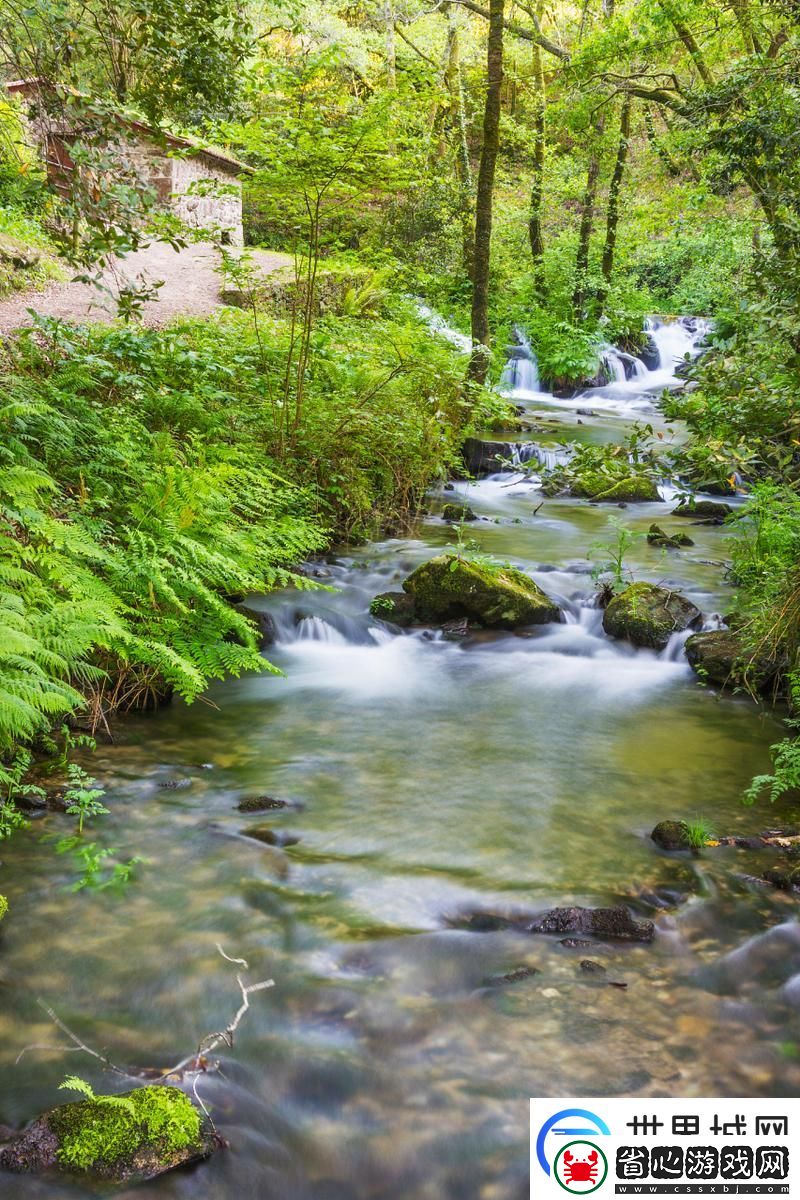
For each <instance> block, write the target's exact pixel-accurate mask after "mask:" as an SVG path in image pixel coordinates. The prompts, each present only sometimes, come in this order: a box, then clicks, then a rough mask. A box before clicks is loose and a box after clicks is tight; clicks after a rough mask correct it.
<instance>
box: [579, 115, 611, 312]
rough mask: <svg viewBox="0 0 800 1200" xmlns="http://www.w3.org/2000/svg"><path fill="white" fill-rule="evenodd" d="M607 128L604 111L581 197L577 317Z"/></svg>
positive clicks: (583, 298)
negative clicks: (603, 142) (601, 148)
mask: <svg viewBox="0 0 800 1200" xmlns="http://www.w3.org/2000/svg"><path fill="white" fill-rule="evenodd" d="M604 129H605V116H604V114H603V113H601V114H600V116H599V117H598V118H597V120H596V121H595V124H594V142H593V145H592V150H591V155H590V157H589V167H588V169H587V172H586V187H585V188H584V190H583V196H582V198H581V207H580V214H581V223H580V229H579V232H578V252H577V254H576V255H575V288H574V290H573V293H572V309H573V312H574V314H575V317H576V319H578V320H580V318H581V316H582V315H583V307H584V304H585V303H586V285H587V280H588V275H589V247H590V245H591V241H592V232H593V230H594V210H595V204H596V203H597V185H598V183H599V182H600V140H601V138H602V136H603V131H604Z"/></svg>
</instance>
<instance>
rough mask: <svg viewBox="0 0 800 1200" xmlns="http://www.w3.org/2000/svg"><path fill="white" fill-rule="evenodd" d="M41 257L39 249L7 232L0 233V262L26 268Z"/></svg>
mask: <svg viewBox="0 0 800 1200" xmlns="http://www.w3.org/2000/svg"><path fill="white" fill-rule="evenodd" d="M41 258H42V254H41V251H40V250H37V249H36V248H35V247H34V246H27V245H26V244H25V243H24V242H20V241H18V240H17V238H14V237H10V236H9V234H7V233H0V262H5V263H9V264H10V265H11V266H12V267H21V268H22V269H23V270H27V269H30V268H31V267H35V266H36V265H37V263H39V262H40V261H41Z"/></svg>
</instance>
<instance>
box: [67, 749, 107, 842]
mask: <svg viewBox="0 0 800 1200" xmlns="http://www.w3.org/2000/svg"><path fill="white" fill-rule="evenodd" d="M67 778H68V781H69V783H68V786H67V788H66V790H65V792H64V800H65V801H66V804H67V812H68V813H69V815H70V816H71V817H77V818H78V833H83V823H84V821H87V820H88V819H89V818H90V817H99V816H103V815H104V814H105V813H107V812H108V811H109V810H108V809H107V808H106V806H105V805H104V804H101V803H100V797H101V796H104V795H105V794H106V793H105V788H98V787H95V786H94V785H95V783H96V782H97V780H95V779H92V777H91V775H90V774H89V773H88V771H84V769H83V767H79V766H78V765H77V763H70V764H69V766H68V768H67Z"/></svg>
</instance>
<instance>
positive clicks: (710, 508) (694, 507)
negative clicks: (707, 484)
mask: <svg viewBox="0 0 800 1200" xmlns="http://www.w3.org/2000/svg"><path fill="white" fill-rule="evenodd" d="M732 512H733V509H732V508H731V506H730V504H723V503H721V502H720V501H718V500H687V501H686V503H685V504H679V505H678V507H677V508H674V509H673V510H672V516H673V517H687V518H688V519H689V520H692V521H695V522H696V523H697V524H698V525H721V524H722V522H723V521H724V520H725V519H726V517H729V516H730V515H731V513H732Z"/></svg>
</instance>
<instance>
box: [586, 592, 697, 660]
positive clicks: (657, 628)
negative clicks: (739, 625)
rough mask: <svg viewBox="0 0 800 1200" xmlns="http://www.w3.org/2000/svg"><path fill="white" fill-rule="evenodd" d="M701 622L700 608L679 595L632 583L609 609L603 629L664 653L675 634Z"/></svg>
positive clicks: (614, 635)
mask: <svg viewBox="0 0 800 1200" xmlns="http://www.w3.org/2000/svg"><path fill="white" fill-rule="evenodd" d="M701 620H702V613H701V612H700V609H699V608H697V607H696V606H695V605H694V604H692V602H691V601H690V600H687V599H686V597H685V596H681V595H680V593H679V592H671V591H667V589H666V588H662V587H657V586H656V584H654V583H632V584H631V585H630V587H627V588H626V589H625V591H624V592H621V593H620V594H619V596H615V597H614V599H613V600H612V601H611V603H610V604H609V605H608V607H607V608H606V611H605V613H604V614H603V628H604V629H605V631H606V633H607V634H608V635H609V637H613V638H624V639H625V640H626V641H628V642H632V643H633V645H634V646H646V647H649V648H650V649H651V650H663V649H664V647H665V646H666V644H667V642H668V641H669V639H670V637H671V636H672V634H673V633H679V632H681V631H682V630H684V629H691V628H693V627H694V626H696V625H698V624H699V623H700V621H701Z"/></svg>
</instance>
